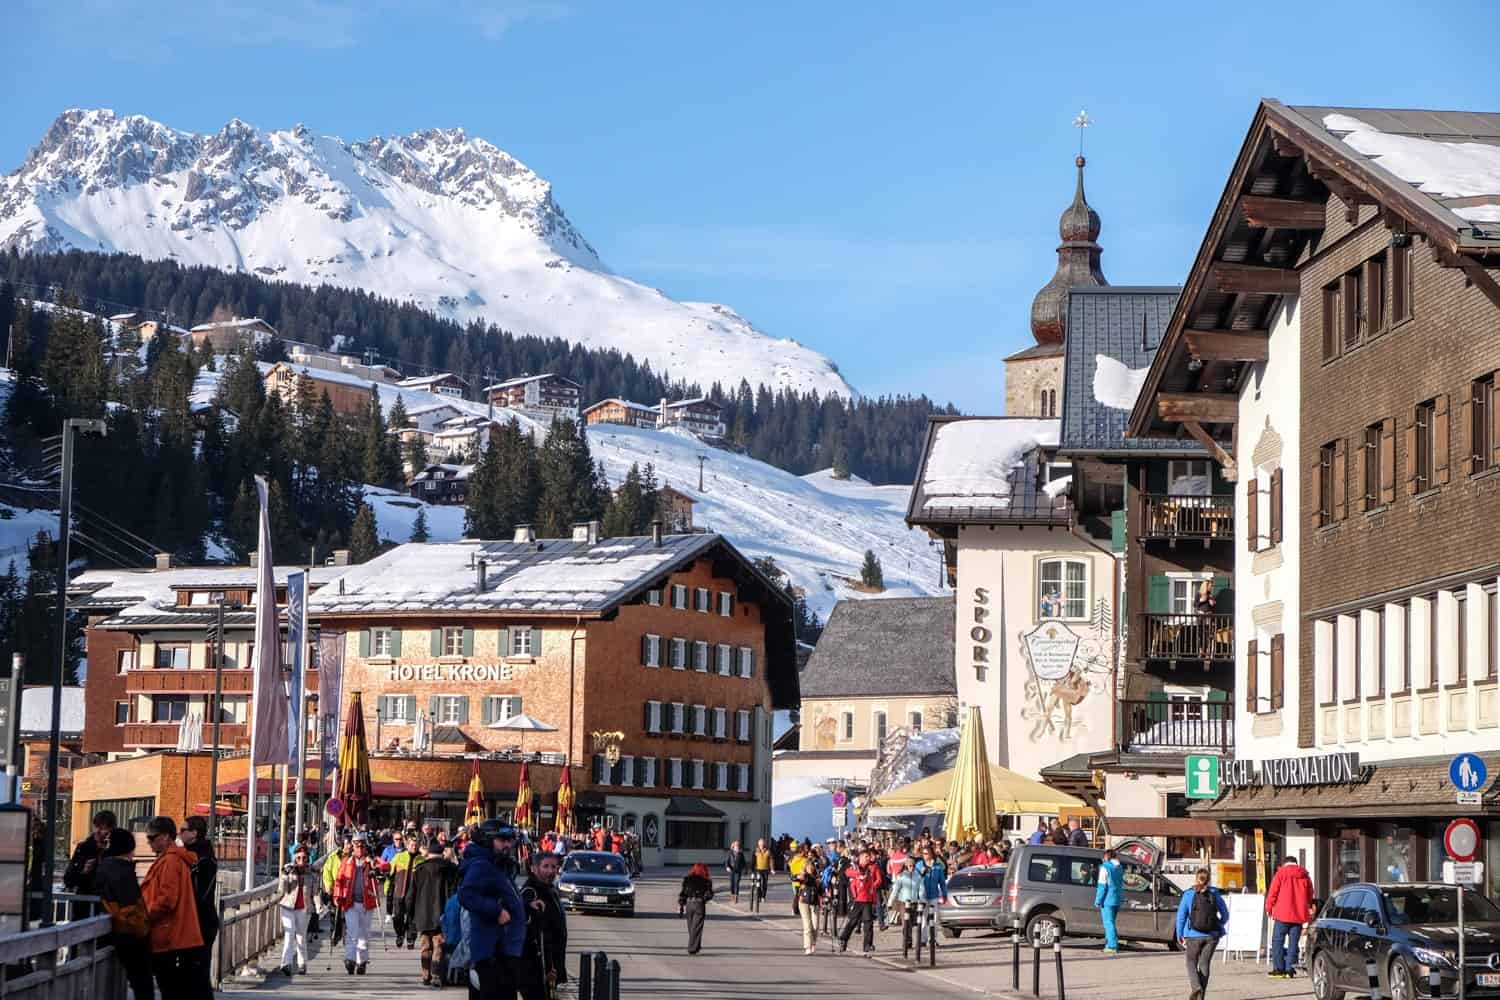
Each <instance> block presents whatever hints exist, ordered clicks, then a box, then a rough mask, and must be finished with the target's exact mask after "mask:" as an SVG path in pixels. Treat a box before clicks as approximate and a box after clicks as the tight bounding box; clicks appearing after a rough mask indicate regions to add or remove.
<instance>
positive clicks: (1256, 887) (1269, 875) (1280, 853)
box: [1245, 830, 1286, 892]
mask: <svg viewBox="0 0 1500 1000" xmlns="http://www.w3.org/2000/svg"><path fill="white" fill-rule="evenodd" d="M1263 840H1264V842H1265V850H1264V851H1263V852H1262V856H1261V857H1259V858H1257V859H1256V861H1255V863H1256V864H1257V865H1259V866H1260V867H1258V868H1252V869H1250V870H1248V871H1246V872H1245V885H1246V886H1248V887H1249V889H1250V891H1251V892H1260V891H1262V890H1261V888H1260V887H1261V886H1265V888H1266V889H1269V888H1270V887H1271V879H1273V878H1275V877H1276V869H1277V868H1280V867H1281V859H1282V858H1283V857H1285V856H1286V838H1285V837H1283V836H1282V835H1281V834H1279V833H1272V832H1271V831H1269V830H1267V831H1266V832H1265V835H1264V837H1263ZM1250 844H1251V850H1252V851H1253V850H1254V845H1255V839H1254V837H1251V840H1250ZM1258 877H1259V878H1260V879H1264V881H1259V880H1258Z"/></svg>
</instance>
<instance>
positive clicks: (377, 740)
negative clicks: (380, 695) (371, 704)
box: [375, 704, 380, 753]
mask: <svg viewBox="0 0 1500 1000" xmlns="http://www.w3.org/2000/svg"><path fill="white" fill-rule="evenodd" d="M375 752H376V753H379V752H380V705H379V704H377V705H376V706H375Z"/></svg>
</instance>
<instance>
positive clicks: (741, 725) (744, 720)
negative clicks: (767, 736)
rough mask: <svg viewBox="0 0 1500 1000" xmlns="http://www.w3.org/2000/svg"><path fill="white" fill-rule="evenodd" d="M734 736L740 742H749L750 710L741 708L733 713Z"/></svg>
mask: <svg viewBox="0 0 1500 1000" xmlns="http://www.w3.org/2000/svg"><path fill="white" fill-rule="evenodd" d="M734 738H735V739H736V740H738V741H739V742H741V743H749V742H750V710H749V709H745V708H742V709H740V710H739V711H737V712H735V713H734Z"/></svg>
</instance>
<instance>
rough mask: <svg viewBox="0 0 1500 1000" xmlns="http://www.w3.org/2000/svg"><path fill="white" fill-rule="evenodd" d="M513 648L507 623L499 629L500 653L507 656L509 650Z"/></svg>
mask: <svg viewBox="0 0 1500 1000" xmlns="http://www.w3.org/2000/svg"><path fill="white" fill-rule="evenodd" d="M515 648H516V647H515V646H514V645H513V644H512V643H511V639H510V626H509V625H507V626H505V627H504V628H502V629H501V630H500V655H501V656H509V655H510V651H511V650H512V649H515Z"/></svg>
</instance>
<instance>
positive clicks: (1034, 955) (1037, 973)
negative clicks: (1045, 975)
mask: <svg viewBox="0 0 1500 1000" xmlns="http://www.w3.org/2000/svg"><path fill="white" fill-rule="evenodd" d="M1031 995H1032V996H1034V997H1039V996H1041V995H1042V945H1041V942H1039V941H1036V940H1034V939H1033V940H1032V942H1031Z"/></svg>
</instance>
